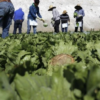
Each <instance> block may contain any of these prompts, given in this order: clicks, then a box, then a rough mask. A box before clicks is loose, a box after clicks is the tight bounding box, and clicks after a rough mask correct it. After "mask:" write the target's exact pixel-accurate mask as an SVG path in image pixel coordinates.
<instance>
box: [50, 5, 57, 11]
mask: <svg viewBox="0 0 100 100" xmlns="http://www.w3.org/2000/svg"><path fill="white" fill-rule="evenodd" d="M53 8H56V7H54V6H52V5H50V6H49V9H48V11H51V10H52V9H53Z"/></svg>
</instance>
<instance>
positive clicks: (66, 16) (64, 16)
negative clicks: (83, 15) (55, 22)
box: [60, 14, 70, 23]
mask: <svg viewBox="0 0 100 100" xmlns="http://www.w3.org/2000/svg"><path fill="white" fill-rule="evenodd" d="M60 20H61V22H62V23H67V22H68V21H70V18H69V15H68V14H62V15H60Z"/></svg>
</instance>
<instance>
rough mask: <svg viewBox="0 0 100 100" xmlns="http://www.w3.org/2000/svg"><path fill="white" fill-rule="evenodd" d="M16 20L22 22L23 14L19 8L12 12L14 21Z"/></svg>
mask: <svg viewBox="0 0 100 100" xmlns="http://www.w3.org/2000/svg"><path fill="white" fill-rule="evenodd" d="M16 20H22V21H23V20H24V12H23V11H22V9H21V8H19V9H18V10H16V11H15V12H14V21H16Z"/></svg>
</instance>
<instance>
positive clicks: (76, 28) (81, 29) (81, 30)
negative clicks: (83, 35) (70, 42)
mask: <svg viewBox="0 0 100 100" xmlns="http://www.w3.org/2000/svg"><path fill="white" fill-rule="evenodd" d="M77 31H78V27H75V32H77ZM80 32H83V20H82V27H80Z"/></svg>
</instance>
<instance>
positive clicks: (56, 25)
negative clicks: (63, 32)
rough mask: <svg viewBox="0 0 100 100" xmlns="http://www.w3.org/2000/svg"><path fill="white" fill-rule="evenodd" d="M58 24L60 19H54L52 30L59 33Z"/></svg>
mask: <svg viewBox="0 0 100 100" xmlns="http://www.w3.org/2000/svg"><path fill="white" fill-rule="evenodd" d="M59 25H60V20H56V21H55V24H54V31H55V32H56V33H59Z"/></svg>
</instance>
